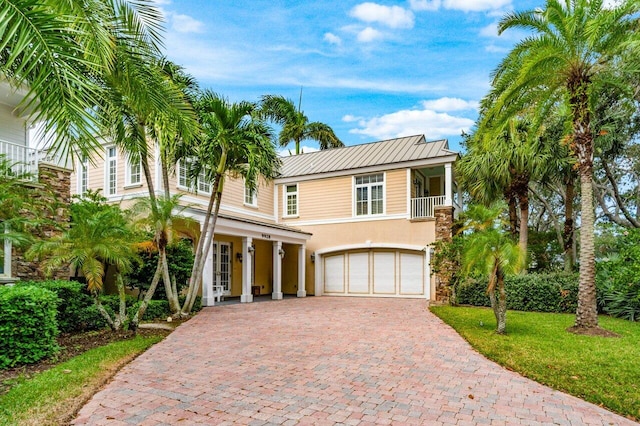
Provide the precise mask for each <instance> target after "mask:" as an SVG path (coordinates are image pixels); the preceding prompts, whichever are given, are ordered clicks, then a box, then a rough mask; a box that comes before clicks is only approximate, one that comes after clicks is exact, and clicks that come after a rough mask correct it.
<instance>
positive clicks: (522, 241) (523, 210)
mask: <svg viewBox="0 0 640 426" xmlns="http://www.w3.org/2000/svg"><path fill="white" fill-rule="evenodd" d="M528 192H529V189H528V187H527V188H526V192H525V191H523V193H522V194H519V195H518V200H519V204H520V236H519V237H518V246H519V247H520V250H521V251H522V255H523V256H525V258H526V255H527V246H528V244H529V194H528ZM526 269H527V268H526V267H525V268H524V270H525V271H526Z"/></svg>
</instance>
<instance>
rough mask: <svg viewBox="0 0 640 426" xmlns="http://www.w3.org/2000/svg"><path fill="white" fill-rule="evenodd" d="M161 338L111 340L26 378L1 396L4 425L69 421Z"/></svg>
mask: <svg viewBox="0 0 640 426" xmlns="http://www.w3.org/2000/svg"><path fill="white" fill-rule="evenodd" d="M161 339H162V337H160V336H154V337H141V336H138V337H135V338H132V339H130V340H123V341H119V342H115V343H111V344H108V345H106V346H102V347H99V348H95V349H91V350H89V351H87V352H85V353H83V354H81V355H79V356H77V357H74V358H72V359H70V360H69V361H67V362H64V363H62V364H59V365H57V366H56V367H54V368H52V369H50V370H47V371H44V372H42V373H40V374H37V375H36V376H35V377H33V378H32V379H29V380H23V381H22V382H21V383H18V384H16V385H15V386H13V387H12V388H11V390H10V391H9V392H7V393H6V394H5V395H2V396H0V425H16V424H20V425H58V424H64V423H66V421H68V420H69V418H68V417H69V416H70V415H72V414H73V413H74V412H75V411H76V410H78V409H79V408H80V407H81V406H82V405H83V404H84V403H85V402H86V400H87V399H88V398H90V397H91V396H92V395H93V393H95V392H96V391H97V390H98V389H99V387H100V386H101V385H102V384H103V383H105V382H106V381H107V380H108V379H109V378H110V377H111V376H112V375H113V374H114V373H115V372H116V371H118V370H119V369H120V368H121V367H122V366H123V365H125V364H126V363H128V362H129V361H131V360H132V359H133V358H134V357H135V356H137V355H138V354H140V353H142V352H144V351H145V350H146V349H147V348H148V347H150V346H151V345H153V344H154V343H156V342H158V341H160V340H161Z"/></svg>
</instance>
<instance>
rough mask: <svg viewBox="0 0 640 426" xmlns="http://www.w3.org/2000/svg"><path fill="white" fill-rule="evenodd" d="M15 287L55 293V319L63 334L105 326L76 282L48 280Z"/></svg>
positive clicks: (92, 304) (82, 285)
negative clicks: (32, 287) (56, 306)
mask: <svg viewBox="0 0 640 426" xmlns="http://www.w3.org/2000/svg"><path fill="white" fill-rule="evenodd" d="M17 285H19V286H26V285H27V286H28V285H30V286H35V287H40V288H46V289H47V290H50V291H53V292H54V293H56V295H57V296H58V299H60V303H58V313H57V315H56V318H57V321H58V328H59V329H60V331H61V332H63V333H76V332H81V331H89V330H99V329H101V328H104V327H106V326H107V323H106V322H105V320H104V318H103V317H102V316H101V315H100V313H99V312H98V309H97V308H96V306H95V303H94V301H93V299H92V298H91V296H89V295H88V294H87V293H85V292H84V290H85V288H86V286H85V285H84V284H81V283H79V282H76V281H64V280H48V281H24V282H20V283H18V284H17Z"/></svg>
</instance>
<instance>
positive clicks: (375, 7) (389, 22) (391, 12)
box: [349, 2, 414, 28]
mask: <svg viewBox="0 0 640 426" xmlns="http://www.w3.org/2000/svg"><path fill="white" fill-rule="evenodd" d="M349 14H350V15H351V16H353V17H354V18H357V19H359V20H361V21H363V22H367V23H374V22H375V23H378V24H382V25H385V26H387V27H389V28H413V24H414V16H413V12H411V11H410V10H407V9H405V8H403V7H400V6H384V5H381V4H377V3H370V2H367V3H360V4H359V5H356V6H355V7H354V8H353V9H351V12H349Z"/></svg>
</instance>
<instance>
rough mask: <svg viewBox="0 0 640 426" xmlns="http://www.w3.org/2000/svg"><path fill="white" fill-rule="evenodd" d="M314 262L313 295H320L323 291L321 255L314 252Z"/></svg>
mask: <svg viewBox="0 0 640 426" xmlns="http://www.w3.org/2000/svg"><path fill="white" fill-rule="evenodd" d="M315 259H316V260H315V264H314V265H313V270H314V272H315V273H314V276H315V281H316V282H315V285H314V287H315V293H314V294H315V296H322V293H323V290H324V289H323V288H322V287H323V286H324V274H323V272H324V271H323V270H322V269H323V268H322V262H323V259H322V255H319V254H317V253H316V257H315Z"/></svg>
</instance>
